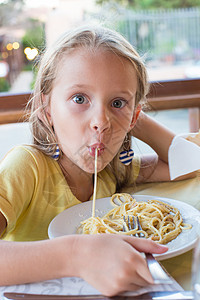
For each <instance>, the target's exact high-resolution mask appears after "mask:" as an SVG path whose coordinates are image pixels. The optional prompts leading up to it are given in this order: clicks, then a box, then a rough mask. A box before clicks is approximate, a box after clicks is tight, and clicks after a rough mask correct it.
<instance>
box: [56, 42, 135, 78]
mask: <svg viewBox="0 0 200 300" xmlns="http://www.w3.org/2000/svg"><path fill="white" fill-rule="evenodd" d="M103 62H104V63H105V66H107V67H109V66H110V65H111V64H112V66H113V65H116V67H121V69H122V70H123V69H124V70H126V71H127V69H129V70H130V71H131V72H133V73H135V64H134V63H133V62H132V61H131V60H130V59H129V58H128V57H125V56H123V55H122V54H119V53H116V52H114V50H113V49H109V48H107V47H103V46H102V47H98V48H96V47H78V48H75V49H71V50H69V51H66V52H64V53H63V54H62V55H61V56H60V60H59V62H58V65H57V69H63V67H64V65H70V64H75V65H76V66H77V65H79V66H80V64H81V65H85V66H87V65H88V66H89V65H90V64H92V65H93V66H94V68H95V67H96V66H98V65H99V64H100V65H102V64H103Z"/></svg>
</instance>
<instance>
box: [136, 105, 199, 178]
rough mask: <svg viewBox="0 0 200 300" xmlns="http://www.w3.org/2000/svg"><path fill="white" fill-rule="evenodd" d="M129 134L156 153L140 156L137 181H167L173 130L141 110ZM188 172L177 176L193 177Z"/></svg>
mask: <svg viewBox="0 0 200 300" xmlns="http://www.w3.org/2000/svg"><path fill="white" fill-rule="evenodd" d="M131 134H132V135H133V136H134V137H136V138H138V139H140V140H141V141H143V142H145V143H146V144H148V145H149V146H150V147H151V148H152V149H153V150H154V151H155V152H156V154H157V155H156V154H149V155H144V156H143V157H142V158H141V168H140V174H139V176H138V180H137V181H138V182H156V181H169V180H170V175H169V167H168V150H169V147H170V145H171V142H172V140H173V138H174V136H175V134H174V133H173V132H171V131H170V130H169V129H167V128H166V127H165V126H163V125H161V124H160V123H158V122H157V121H155V120H154V119H153V118H151V117H149V116H148V115H146V114H145V113H144V112H142V111H141V113H140V115H139V117H138V120H137V122H136V124H135V126H134V128H133V129H132V131H131ZM194 175H195V172H194V173H190V174H187V175H184V176H181V177H179V178H177V179H176V180H182V179H187V178H192V177H194Z"/></svg>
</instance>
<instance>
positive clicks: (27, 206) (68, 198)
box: [0, 146, 140, 241]
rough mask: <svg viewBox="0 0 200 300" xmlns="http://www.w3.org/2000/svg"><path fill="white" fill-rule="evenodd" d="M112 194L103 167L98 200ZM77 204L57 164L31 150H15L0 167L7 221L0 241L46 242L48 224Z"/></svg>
mask: <svg viewBox="0 0 200 300" xmlns="http://www.w3.org/2000/svg"><path fill="white" fill-rule="evenodd" d="M133 165H134V167H133V169H134V170H133V174H134V179H136V178H137V176H138V173H139V167H140V162H139V158H134V164H133ZM115 190H116V180H115V178H114V175H113V174H112V173H111V171H110V170H109V169H108V168H107V167H106V168H105V169H104V170H102V171H101V172H99V173H98V179H97V198H104V197H109V196H111V195H112V194H114V193H115ZM91 199H92V197H91ZM79 203H81V201H79V200H78V199H77V198H76V197H75V196H74V195H73V193H72V191H71V189H70V187H69V186H68V184H67V182H66V180H65V177H64V176H63V174H62V171H61V169H60V166H59V164H58V162H56V161H55V160H53V159H52V158H50V157H48V156H46V155H44V154H43V153H42V152H41V151H39V150H37V149H35V148H34V147H32V146H18V147H15V148H13V149H12V150H11V151H10V152H9V153H8V154H7V155H6V157H5V158H4V160H3V161H2V162H1V163H0V211H1V212H2V214H3V215H4V216H5V218H6V220H7V228H6V231H5V232H4V235H3V237H2V238H3V239H5V240H10V241H33V240H42V239H47V238H48V226H49V223H50V222H51V220H52V219H53V218H54V217H55V216H56V215H58V214H59V213H60V212H62V211H63V210H65V209H67V208H69V207H71V206H73V205H76V204H79Z"/></svg>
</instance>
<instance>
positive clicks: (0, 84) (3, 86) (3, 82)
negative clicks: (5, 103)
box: [0, 77, 10, 92]
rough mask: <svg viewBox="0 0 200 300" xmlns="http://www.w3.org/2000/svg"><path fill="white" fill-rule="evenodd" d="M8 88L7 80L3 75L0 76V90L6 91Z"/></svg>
mask: <svg viewBox="0 0 200 300" xmlns="http://www.w3.org/2000/svg"><path fill="white" fill-rule="evenodd" d="M9 89H10V84H9V82H8V80H7V79H6V78H4V77H2V78H0V92H7V91H9Z"/></svg>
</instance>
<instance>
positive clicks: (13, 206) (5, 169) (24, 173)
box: [0, 146, 38, 233]
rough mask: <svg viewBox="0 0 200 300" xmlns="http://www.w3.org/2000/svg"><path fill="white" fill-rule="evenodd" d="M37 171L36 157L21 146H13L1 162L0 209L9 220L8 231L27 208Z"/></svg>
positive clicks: (32, 192)
mask: <svg viewBox="0 0 200 300" xmlns="http://www.w3.org/2000/svg"><path fill="white" fill-rule="evenodd" d="M37 173H38V171H37V165H36V163H35V161H34V157H33V156H32V155H31V154H30V152H29V151H27V150H26V149H25V148H24V147H21V146H18V147H15V148H13V149H12V150H11V151H10V152H8V154H7V155H6V156H5V158H4V159H3V160H2V161H1V162H0V211H1V213H2V214H3V215H4V216H5V218H6V220H7V229H6V233H7V232H10V231H11V230H13V229H14V227H15V224H16V221H17V220H18V219H20V217H22V216H23V212H24V211H25V210H26V209H27V207H28V205H29V203H30V201H31V199H32V197H33V194H34V187H35V181H36V178H37Z"/></svg>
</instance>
